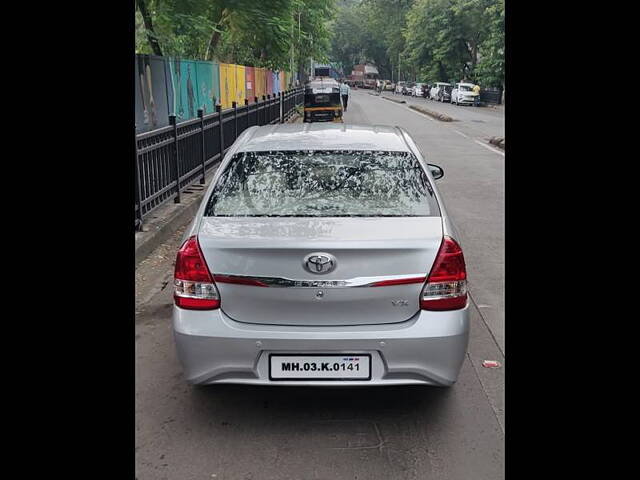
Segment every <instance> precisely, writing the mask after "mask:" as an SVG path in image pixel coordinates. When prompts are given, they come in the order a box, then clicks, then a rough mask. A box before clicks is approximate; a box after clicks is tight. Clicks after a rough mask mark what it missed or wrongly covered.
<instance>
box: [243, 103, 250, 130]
mask: <svg viewBox="0 0 640 480" xmlns="http://www.w3.org/2000/svg"><path fill="white" fill-rule="evenodd" d="M244 106H245V107H247V108H245V114H244V118H246V119H247V121H246V122H245V123H246V124H247V128H249V99H248V98H245V99H244ZM247 128H245V130H246V129H247ZM243 131H244V130H243Z"/></svg>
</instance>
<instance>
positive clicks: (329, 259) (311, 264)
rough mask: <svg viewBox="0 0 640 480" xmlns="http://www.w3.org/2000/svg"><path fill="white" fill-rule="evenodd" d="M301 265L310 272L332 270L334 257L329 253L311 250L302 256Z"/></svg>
mask: <svg viewBox="0 0 640 480" xmlns="http://www.w3.org/2000/svg"><path fill="white" fill-rule="evenodd" d="M302 266H303V267H304V269H305V270H306V271H307V272H310V273H316V274H323V273H329V272H333V271H334V270H335V268H336V257H334V256H333V255H331V254H330V253H325V252H313V253H310V254H309V255H307V256H306V257H304V260H303V261H302Z"/></svg>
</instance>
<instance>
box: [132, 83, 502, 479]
mask: <svg viewBox="0 0 640 480" xmlns="http://www.w3.org/2000/svg"><path fill="white" fill-rule="evenodd" d="M407 99H408V98H407ZM417 101H421V100H420V99H418V100H417ZM445 108H446V107H445ZM453 108H454V109H455V108H456V107H455V106H453ZM459 108H463V107H459ZM476 110H479V109H476ZM465 114H466V115H477V116H478V118H479V119H482V118H484V117H482V115H485V116H486V113H484V112H471V113H469V112H465ZM450 115H452V116H454V117H455V115H453V114H451V113H450ZM490 115H493V114H490ZM460 117H462V114H460ZM345 121H346V122H347V123H376V124H392V125H400V126H403V127H404V128H406V129H407V130H408V131H409V132H410V133H411V135H412V136H413V137H414V139H415V140H416V142H417V144H418V146H419V148H420V149H421V151H422V152H423V154H425V155H426V157H427V159H428V161H429V162H431V163H436V164H438V165H440V166H442V167H443V168H444V170H445V177H444V178H443V179H441V180H439V188H440V191H441V193H442V195H443V197H444V200H445V202H446V204H447V207H448V209H449V211H450V213H451V214H452V216H453V217H454V219H455V220H456V223H457V226H458V228H459V230H460V233H461V235H462V244H463V247H464V249H465V257H466V261H467V265H468V270H469V272H468V273H469V278H470V291H471V296H472V298H473V305H472V308H471V321H472V333H471V339H470V345H469V353H468V355H467V358H466V360H465V362H464V364H463V367H462V370H461V372H460V377H459V379H458V382H457V383H456V384H455V386H453V387H452V388H449V389H441V388H432V387H393V388H349V389H342V388H327V389H310V388H286V387H267V388H259V387H245V386H214V387H193V386H189V385H188V384H186V383H185V382H184V380H183V378H182V372H181V368H180V365H179V363H178V361H177V358H176V354H175V349H174V345H173V337H172V332H171V306H172V291H171V279H172V273H173V272H172V268H173V260H174V257H175V251H176V250H177V248H178V247H179V241H180V234H181V232H178V234H177V235H174V237H173V238H171V239H170V240H168V241H167V242H166V243H165V244H164V245H162V246H160V247H159V248H158V249H157V250H156V251H155V252H154V253H153V254H152V255H151V256H150V257H149V258H148V259H147V260H145V261H144V262H142V263H141V264H140V265H139V267H138V269H137V271H136V305H137V306H136V325H135V330H136V398H135V409H136V419H135V423H136V433H135V435H136V441H135V443H136V466H135V468H136V478H137V479H138V480H152V479H153V480H163V479H165V480H196V479H202V480H206V479H218V480H220V479H224V480H228V479H241V480H263V479H264V480H267V479H296V480H300V479H317V480H321V479H322V480H324V479H327V480H329V479H331V480H334V479H362V480H377V479H380V480H382V479H384V480H388V479H438V480H445V479H446V480H500V479H502V478H504V390H503V387H504V356H503V352H504V301H503V285H504V284H503V280H504V272H503V263H504V245H503V241H504V225H503V224H504V217H503V212H504V161H505V157H504V155H503V154H502V153H501V152H500V151H498V150H495V149H493V148H490V147H488V146H487V145H486V142H485V144H482V142H483V138H484V135H485V133H484V132H482V131H475V133H474V131H473V130H472V129H471V127H470V128H468V129H466V127H465V125H463V123H464V122H463V121H460V122H452V123H443V122H438V121H435V120H433V119H431V118H430V117H425V116H424V115H421V114H419V113H417V112H414V111H412V110H410V109H409V108H407V107H406V105H398V104H395V103H393V102H390V101H387V100H383V99H381V98H379V97H375V96H372V95H369V94H368V93H367V92H366V91H353V90H352V98H351V100H350V102H349V110H348V111H347V112H346V114H345ZM497 122H499V119H498V120H497ZM468 123H469V124H471V123H475V122H471V120H469V121H468ZM483 360H498V361H499V362H501V364H502V365H503V367H502V368H497V369H488V368H484V367H483V366H482V361H483Z"/></svg>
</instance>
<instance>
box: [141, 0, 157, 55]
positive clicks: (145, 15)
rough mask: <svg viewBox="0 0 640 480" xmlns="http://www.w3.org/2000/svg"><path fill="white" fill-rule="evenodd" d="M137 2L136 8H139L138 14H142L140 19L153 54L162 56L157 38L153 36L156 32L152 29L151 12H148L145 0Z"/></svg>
mask: <svg viewBox="0 0 640 480" xmlns="http://www.w3.org/2000/svg"><path fill="white" fill-rule="evenodd" d="M137 3H138V9H139V10H140V14H141V15H142V21H143V22H144V28H145V30H146V31H147V40H149V45H150V46H151V50H152V51H153V53H154V54H155V55H159V56H162V49H161V48H160V44H159V43H158V40H157V39H156V38H155V34H156V32H155V30H154V29H153V22H152V21H151V14H150V13H149V10H147V4H146V0H137ZM149 32H151V33H149Z"/></svg>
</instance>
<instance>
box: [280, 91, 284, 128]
mask: <svg viewBox="0 0 640 480" xmlns="http://www.w3.org/2000/svg"><path fill="white" fill-rule="evenodd" d="M280 123H284V92H280Z"/></svg>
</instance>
